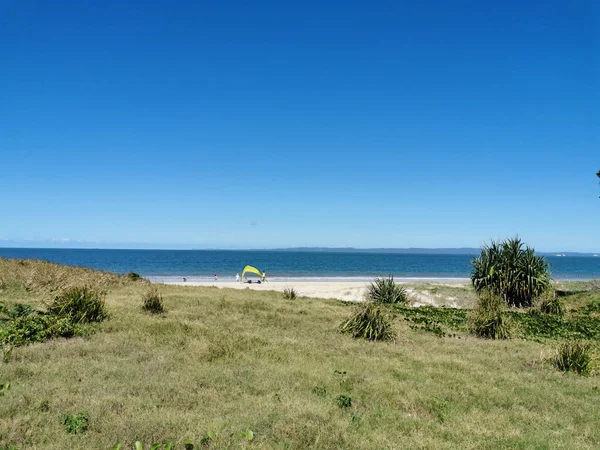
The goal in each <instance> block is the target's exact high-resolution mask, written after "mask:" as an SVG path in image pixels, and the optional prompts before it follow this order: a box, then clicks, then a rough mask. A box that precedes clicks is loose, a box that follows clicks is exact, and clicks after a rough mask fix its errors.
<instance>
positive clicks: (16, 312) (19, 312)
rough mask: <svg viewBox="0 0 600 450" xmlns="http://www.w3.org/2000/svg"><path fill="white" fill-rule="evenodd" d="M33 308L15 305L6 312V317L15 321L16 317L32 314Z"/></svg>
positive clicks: (19, 304)
mask: <svg viewBox="0 0 600 450" xmlns="http://www.w3.org/2000/svg"><path fill="white" fill-rule="evenodd" d="M32 311H33V308H31V305H25V304H23V303H15V305H14V306H13V307H12V308H10V309H9V310H8V317H9V318H11V319H16V318H17V317H25V316H28V315H30V314H31V313H32Z"/></svg>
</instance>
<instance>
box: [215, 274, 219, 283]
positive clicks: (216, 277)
mask: <svg viewBox="0 0 600 450" xmlns="http://www.w3.org/2000/svg"><path fill="white" fill-rule="evenodd" d="M218 279H219V277H218V276H217V274H216V273H215V281H217V280H218Z"/></svg>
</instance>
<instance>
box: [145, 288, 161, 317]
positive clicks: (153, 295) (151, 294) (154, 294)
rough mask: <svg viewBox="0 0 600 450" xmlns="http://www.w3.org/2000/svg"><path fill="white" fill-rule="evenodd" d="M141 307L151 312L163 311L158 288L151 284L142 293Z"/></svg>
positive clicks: (159, 312) (158, 312)
mask: <svg viewBox="0 0 600 450" xmlns="http://www.w3.org/2000/svg"><path fill="white" fill-rule="evenodd" d="M142 309H143V310H144V311H147V312H149V313H152V314H162V313H164V312H165V305H164V304H163V298H162V295H161V293H160V290H159V289H158V288H157V287H156V286H153V287H151V288H150V289H148V290H147V291H146V292H145V293H144V294H143V295H142Z"/></svg>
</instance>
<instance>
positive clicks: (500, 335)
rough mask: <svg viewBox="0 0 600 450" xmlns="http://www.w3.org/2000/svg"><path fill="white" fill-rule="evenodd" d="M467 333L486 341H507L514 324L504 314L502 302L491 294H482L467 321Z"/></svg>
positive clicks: (504, 307)
mask: <svg viewBox="0 0 600 450" xmlns="http://www.w3.org/2000/svg"><path fill="white" fill-rule="evenodd" d="M468 327H469V331H470V332H471V333H473V334H475V335H476V336H479V337H482V338H487V339H509V338H510V337H511V336H512V334H513V332H514V322H513V321H512V320H511V318H510V317H509V316H508V314H507V313H506V304H505V302H504V300H503V299H502V298H501V297H500V296H498V295H495V294H492V293H491V292H482V293H481V295H480V297H479V299H478V301H477V305H476V306H475V308H474V309H473V310H472V311H471V314H470V315H469V320H468Z"/></svg>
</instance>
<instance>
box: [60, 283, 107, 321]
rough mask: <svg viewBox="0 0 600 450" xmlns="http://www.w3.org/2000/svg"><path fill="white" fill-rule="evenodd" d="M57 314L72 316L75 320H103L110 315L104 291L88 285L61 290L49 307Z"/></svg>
mask: <svg viewBox="0 0 600 450" xmlns="http://www.w3.org/2000/svg"><path fill="white" fill-rule="evenodd" d="M48 312H49V313H50V314H54V315H56V316H61V317H70V318H71V320H72V321H73V322H76V323H87V322H102V321H103V320H104V319H106V318H107V317H108V311H107V310H106V305H105V303H104V293H103V292H100V291H97V290H95V289H92V288H90V287H86V286H83V287H82V286H75V287H72V288H69V289H66V290H64V291H63V292H61V293H60V294H59V295H58V296H56V298H55V299H54V302H53V303H52V304H51V305H50V306H49V307H48Z"/></svg>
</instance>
